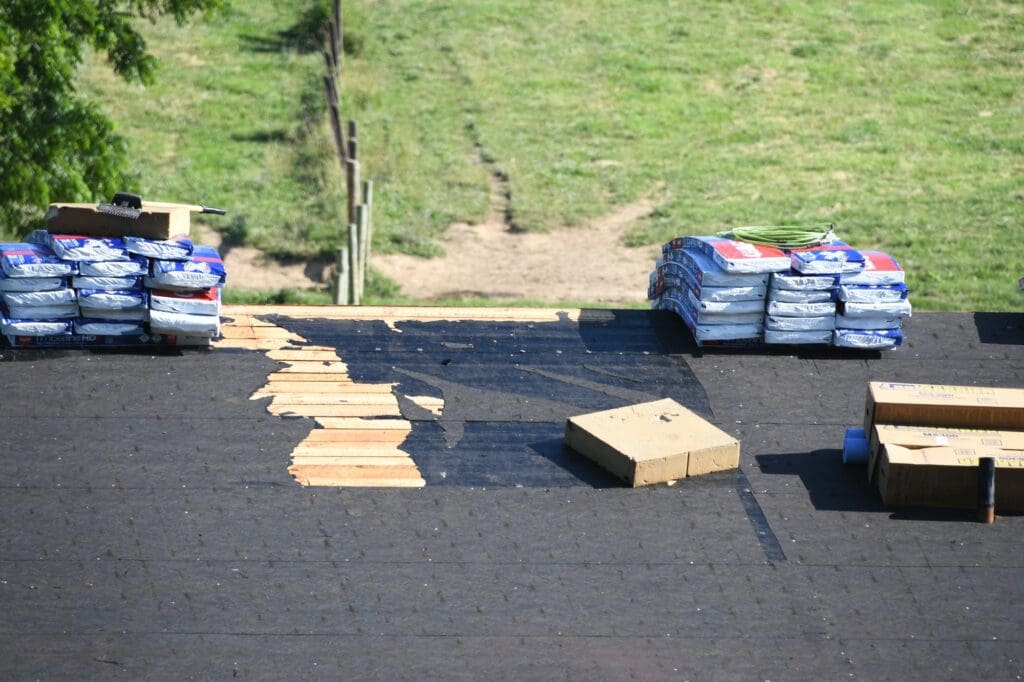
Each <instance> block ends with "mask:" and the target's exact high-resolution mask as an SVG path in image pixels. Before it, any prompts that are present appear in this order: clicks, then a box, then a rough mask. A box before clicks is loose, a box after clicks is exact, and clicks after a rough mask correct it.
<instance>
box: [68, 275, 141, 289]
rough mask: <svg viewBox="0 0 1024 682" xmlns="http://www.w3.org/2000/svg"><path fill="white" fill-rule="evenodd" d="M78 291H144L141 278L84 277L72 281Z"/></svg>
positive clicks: (80, 276) (74, 278)
mask: <svg viewBox="0 0 1024 682" xmlns="http://www.w3.org/2000/svg"><path fill="white" fill-rule="evenodd" d="M71 286H73V287H74V288H76V289H105V290H106V291H142V278H141V277H83V276H82V275H79V276H77V277H73V278H72V279H71Z"/></svg>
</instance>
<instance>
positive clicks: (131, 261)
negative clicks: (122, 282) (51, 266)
mask: <svg viewBox="0 0 1024 682" xmlns="http://www.w3.org/2000/svg"><path fill="white" fill-rule="evenodd" d="M78 274H79V275H81V276H83V277H142V276H143V275H148V274H149V259H148V258H144V257H143V256H129V257H128V259H127V260H111V261H88V260H86V261H79V262H78Z"/></svg>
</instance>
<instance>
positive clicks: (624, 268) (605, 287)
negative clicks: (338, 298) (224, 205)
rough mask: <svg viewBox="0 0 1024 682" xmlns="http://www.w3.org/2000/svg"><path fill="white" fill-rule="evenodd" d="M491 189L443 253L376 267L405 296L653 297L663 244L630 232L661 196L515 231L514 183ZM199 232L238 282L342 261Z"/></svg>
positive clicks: (290, 282) (273, 284)
mask: <svg viewBox="0 0 1024 682" xmlns="http://www.w3.org/2000/svg"><path fill="white" fill-rule="evenodd" d="M491 189H492V191H491V206H490V212H489V215H488V216H487V219H486V220H485V221H484V222H483V223H480V224H477V225H469V224H466V223H456V224H454V225H452V226H451V227H450V228H449V229H448V231H447V233H446V234H445V236H444V238H443V239H442V242H441V243H442V246H443V247H444V250H445V255H444V256H443V257H439V258H419V257H416V256H409V255H406V254H389V255H374V256H372V258H371V264H372V266H373V267H374V268H376V269H377V270H378V271H380V272H381V273H383V274H384V275H386V276H387V277H389V278H391V279H393V280H394V281H396V282H398V283H399V284H400V285H401V287H402V292H403V293H404V294H405V295H407V296H411V297H415V298H418V299H422V300H424V301H435V300H442V299H451V298H486V299H492V300H496V301H501V300H512V299H530V300H534V301H538V302H555V301H576V302H587V303H600V304H606V305H623V304H636V303H642V302H643V301H644V300H645V298H646V294H647V274H648V273H649V272H650V270H651V267H652V266H653V264H654V261H655V259H656V258H657V256H658V249H657V247H651V246H647V247H642V248H629V247H626V246H623V245H622V243H621V237H622V235H623V234H624V233H625V231H626V230H627V229H628V228H629V227H630V225H632V224H633V222H634V221H636V220H638V219H640V218H642V217H644V216H646V215H648V214H649V213H650V212H651V211H652V210H653V209H654V207H655V205H656V203H657V199H654V198H645V199H642V200H640V201H638V202H636V203H634V204H630V205H628V206H622V207H620V208H618V209H617V210H615V211H614V212H612V213H609V214H608V215H605V216H602V217H601V218H598V219H597V220H594V221H592V222H591V223H589V224H587V225H584V226H581V227H575V228H564V229H558V230H553V231H551V232H547V233H534V232H516V231H513V230H510V229H509V224H508V213H507V208H508V195H507V191H506V189H505V185H504V183H503V182H502V180H501V179H500V178H495V179H494V181H493V182H492V188H491ZM194 232H195V235H194V236H195V238H196V240H197V241H198V242H200V243H203V244H209V245H210V246H214V247H217V248H219V249H220V250H221V254H222V255H223V257H224V262H225V265H226V267H227V271H228V278H229V283H228V284H229V286H230V287H231V288H233V289H238V290H261V291H274V290H278V289H283V288H300V289H304V288H313V287H320V286H323V284H324V282H326V281H328V279H329V276H330V272H331V269H332V266H333V264H332V263H330V262H328V261H313V262H306V261H292V262H282V261H278V260H276V259H269V258H266V257H265V256H264V255H263V254H262V253H261V252H260V251H259V250H258V249H254V248H251V247H247V246H234V245H225V244H224V243H223V242H222V240H221V237H220V235H219V234H218V233H217V232H215V231H214V230H212V229H211V228H209V227H207V226H205V225H202V224H197V225H196V226H195V228H194Z"/></svg>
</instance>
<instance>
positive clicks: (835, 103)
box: [83, 0, 1024, 310]
mask: <svg viewBox="0 0 1024 682" xmlns="http://www.w3.org/2000/svg"><path fill="white" fill-rule="evenodd" d="M234 5H235V7H234V8H233V10H231V11H230V12H229V13H228V14H227V15H226V16H225V17H222V18H220V19H218V20H217V21H215V22H211V23H195V24H192V25H190V26H188V27H184V28H175V27H173V24H172V23H170V22H161V23H160V24H158V25H157V26H154V27H150V28H149V29H147V36H148V37H149V41H150V45H151V47H152V49H153V51H154V52H155V53H156V54H157V55H158V56H160V57H161V58H162V60H163V64H164V67H163V68H162V70H161V71H160V72H159V73H158V77H157V83H156V84H155V85H154V86H152V87H150V88H148V89H145V90H143V89H141V88H139V87H137V86H124V85H123V84H121V83H119V82H117V81H116V80H115V79H114V77H113V76H111V75H109V72H108V71H107V69H106V68H105V67H103V68H101V67H98V66H95V65H90V68H88V69H86V71H85V73H84V74H83V75H84V80H85V81H86V82H87V83H88V87H89V88H91V91H92V92H94V93H95V94H97V95H98V96H100V97H101V98H102V99H103V100H104V102H105V105H106V107H107V108H108V110H109V111H110V113H111V114H112V116H113V117H114V118H115V120H116V121H117V122H118V124H119V126H120V129H121V130H122V132H124V133H125V134H126V135H128V136H129V138H130V140H131V148H132V158H131V162H132V164H133V167H134V168H135V169H136V171H137V172H138V173H139V176H140V178H141V183H142V191H143V193H144V195H146V196H153V197H158V198H167V199H182V200H196V201H199V200H205V201H206V202H207V203H211V204H215V205H217V204H223V205H226V206H227V207H228V208H230V209H232V213H233V215H234V218H233V220H232V221H224V222H222V223H219V224H220V225H221V226H224V225H228V228H227V229H228V231H229V232H230V235H229V236H232V237H234V238H236V239H239V240H242V241H245V242H248V243H251V244H254V245H256V246H259V247H261V248H263V249H265V250H268V251H270V252H272V253H282V254H285V253H292V254H297V255H313V254H317V253H321V254H324V253H330V252H331V251H333V249H334V247H335V246H336V245H337V240H338V237H339V233H340V229H339V228H340V224H341V220H342V218H341V215H340V210H339V209H340V204H339V202H340V198H341V196H342V195H341V193H340V191H339V183H338V178H337V171H336V168H335V166H334V165H333V163H332V157H331V154H332V153H333V152H332V149H331V145H330V140H329V137H328V135H327V129H326V127H325V124H324V121H323V118H322V107H323V104H322V95H321V87H322V86H321V84H320V80H319V78H320V74H321V70H322V66H321V60H320V57H319V55H318V54H315V53H306V52H303V51H302V50H301V49H299V48H298V47H297V46H296V45H293V44H290V43H289V42H288V41H287V40H281V36H282V35H283V34H282V31H287V30H288V29H289V28H291V27H293V26H294V25H295V24H296V23H298V22H299V21H300V19H301V16H302V13H303V12H304V11H305V9H306V8H307V7H308V6H309V3H301V2H297V3H277V4H273V3H270V2H264V1H263V0H252V1H247V2H235V3H234ZM344 13H345V23H346V30H347V34H348V36H349V39H350V54H349V55H347V56H346V60H345V69H344V70H345V73H344V81H345V83H344V88H345V92H344V101H343V108H344V110H345V115H346V117H349V118H356V119H358V120H359V122H360V124H361V135H360V142H361V148H362V153H363V160H364V163H363V168H364V172H366V173H368V176H369V177H372V178H373V179H374V180H375V181H376V187H375V201H376V204H375V207H374V222H375V235H374V248H375V249H376V250H378V251H390V250H401V251H406V252H414V253H420V254H424V255H429V254H435V253H438V252H439V246H438V241H437V238H438V236H439V235H441V234H442V233H443V231H444V230H445V229H446V228H447V226H448V225H449V224H450V223H451V222H453V221H457V220H468V221H473V220H478V219H481V218H482V217H483V216H484V215H485V214H486V211H487V207H488V195H489V192H490V178H489V176H490V174H491V173H493V172H498V173H501V174H504V175H507V178H508V187H509V188H510V191H511V202H510V208H511V218H512V222H513V224H514V225H515V226H516V227H518V228H520V229H527V230H544V229H549V228H552V227H555V226H563V225H578V224H582V223H584V222H586V221H587V220H588V219H591V218H593V217H595V216H600V215H603V214H605V213H608V212H610V211H612V210H613V209H614V208H615V207H616V206H620V205H622V204H626V203H630V202H633V201H636V200H637V199H639V198H641V197H655V198H656V199H657V200H658V202H659V205H658V208H657V209H656V211H655V213H654V215H653V216H651V217H650V218H649V219H646V220H644V221H642V222H641V223H640V224H638V225H636V226H635V227H634V229H633V230H632V231H631V232H630V233H629V235H628V236H627V242H628V243H630V244H654V243H659V242H662V241H665V240H666V239H668V238H670V237H673V236H677V235H681V234H698V233H708V232H714V231H717V230H720V229H724V228H727V227H730V226H735V225H749V224H777V223H791V222H804V221H806V222H821V221H830V222H835V223H836V224H837V226H838V229H839V233H840V235H841V236H843V237H844V238H846V239H847V240H848V241H850V242H851V243H853V244H855V245H857V246H860V247H864V248H881V249H884V250H887V251H890V252H891V253H893V254H894V255H895V256H896V257H897V258H898V259H899V260H900V262H901V263H902V264H903V265H904V267H905V268H906V269H907V271H908V277H909V280H910V285H911V287H912V294H911V296H912V300H913V301H914V303H915V305H916V306H917V307H918V308H919V309H942V310H968V309H980V310H1008V309H1019V307H1020V295H1019V292H1018V291H1017V290H1016V285H1015V283H1016V278H1017V277H1019V276H1020V275H1022V274H1024V239H1022V238H1024V126H1022V125H1021V121H1022V120H1024V5H1021V4H1020V3H1016V2H999V1H995V2H985V3H980V2H979V3H965V2H943V1H942V0H932V1H929V2H901V3H888V2H850V3H839V2H809V3H807V2H774V3H747V2H740V1H735V2H724V1H715V2H711V1H708V2H698V1H692V2H691V1H687V2H650V3H621V2H602V1H595V0H565V1H564V2H559V3H522V2H512V1H511V0H489V1H488V2H472V3H471V2H465V1H463V0H458V1H456V0H450V1H448V2H442V1H427V0H402V1H401V2H398V1H386V0H378V1H376V2H363V1H362V0H350V1H346V2H345V3H344ZM211 223H212V224H215V225H217V224H218V223H216V222H214V221H212V220H211ZM495 257H501V254H495ZM580 257H585V244H578V245H576V246H575V247H574V249H573V253H567V254H566V258H567V259H568V258H580ZM598 266H599V264H595V267H598Z"/></svg>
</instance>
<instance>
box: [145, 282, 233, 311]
mask: <svg viewBox="0 0 1024 682" xmlns="http://www.w3.org/2000/svg"><path fill="white" fill-rule="evenodd" d="M149 307H150V308H152V309H153V310H163V311H165V312H169V313H188V314H189V315H220V289H218V288H216V287H214V288H211V289H207V290H206V291H197V292H194V293H179V292H175V291H162V290H160V289H154V290H153V291H150V292H149Z"/></svg>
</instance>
